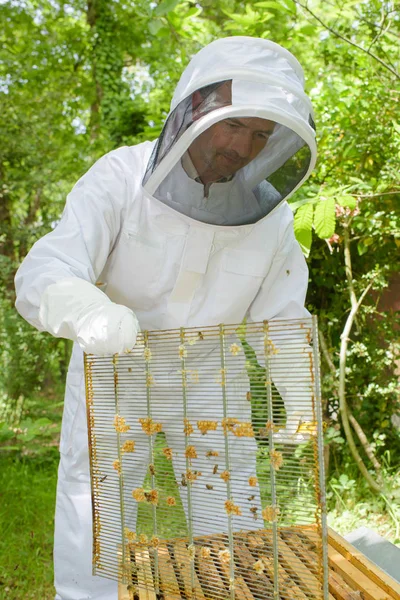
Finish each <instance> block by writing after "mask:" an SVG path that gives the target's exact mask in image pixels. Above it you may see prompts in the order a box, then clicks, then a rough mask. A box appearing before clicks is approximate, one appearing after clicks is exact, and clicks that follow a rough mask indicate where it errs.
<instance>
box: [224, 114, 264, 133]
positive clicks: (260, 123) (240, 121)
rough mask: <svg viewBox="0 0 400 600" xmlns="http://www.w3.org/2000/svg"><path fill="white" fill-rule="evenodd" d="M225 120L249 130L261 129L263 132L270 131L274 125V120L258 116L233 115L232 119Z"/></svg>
mask: <svg viewBox="0 0 400 600" xmlns="http://www.w3.org/2000/svg"><path fill="white" fill-rule="evenodd" d="M225 121H227V122H228V123H229V122H233V123H235V124H237V125H240V126H241V127H245V128H246V129H250V130H251V131H263V132H265V133H272V132H273V130H274V127H275V122H274V121H268V119H260V118H259V117H233V118H232V119H225Z"/></svg>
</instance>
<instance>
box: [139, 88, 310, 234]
mask: <svg viewBox="0 0 400 600" xmlns="http://www.w3.org/2000/svg"><path fill="white" fill-rule="evenodd" d="M241 83H245V84H246V86H247V82H241ZM235 85H236V83H235V81H232V80H226V81H220V82H218V83H213V84H211V85H208V86H205V87H203V88H200V89H198V90H196V91H195V92H193V93H192V94H191V95H190V96H188V97H187V98H185V99H184V100H182V101H181V102H180V103H179V104H178V105H177V107H176V108H175V109H174V110H173V111H172V112H171V114H170V115H169V116H168V118H167V121H166V123H165V126H164V128H163V130H162V132H161V135H160V138H159V139H158V140H157V142H156V144H155V146H154V149H153V152H152V155H151V157H150V160H149V163H148V165H147V169H146V173H145V176H144V179H143V185H144V186H145V185H146V184H147V182H149V185H148V187H147V189H148V190H150V189H151V192H150V193H151V195H152V196H153V197H154V198H156V199H157V200H159V201H161V202H162V203H163V204H165V205H167V206H169V207H170V208H173V209H174V210H176V211H178V212H179V213H181V214H184V215H186V216H189V217H191V218H193V219H195V220H197V221H201V222H203V223H207V224H212V225H223V226H238V225H249V224H254V223H257V222H258V221H260V220H261V219H263V218H264V217H265V216H267V215H268V214H269V213H270V212H271V211H272V210H274V209H275V208H276V207H277V206H278V205H279V204H280V203H281V202H282V201H283V200H285V198H287V197H288V196H289V195H290V194H291V193H292V192H293V190H295V188H296V187H297V186H298V185H299V183H300V182H301V181H302V180H303V179H304V178H305V177H306V176H307V174H308V172H309V168H310V164H311V160H312V151H311V148H310V146H309V145H308V144H307V143H306V142H305V140H304V139H303V137H301V135H300V134H299V133H296V132H295V131H294V130H293V129H292V128H291V127H289V126H286V125H283V123H285V122H288V118H287V117H285V110H284V107H282V108H281V112H282V117H281V118H282V122H280V121H279V120H278V118H277V117H278V116H279V114H280V113H279V110H278V109H277V108H276V105H274V104H273V103H271V104H269V103H268V100H265V101H264V98H263V96H262V97H259V98H258V101H259V104H258V105H257V107H255V108H254V109H252V108H251V109H250V111H249V112H246V111H248V107H246V106H245V105H244V107H243V114H241V113H240V111H238V110H237V108H236V104H235V102H236V101H235V98H236V96H235V93H236V92H235V89H236V88H235ZM269 91H270V94H272V92H271V89H269ZM242 92H243V89H242ZM250 92H251V88H249V90H247V87H245V88H244V98H245V99H246V94H247V93H248V95H249V98H250V99H251V93H250ZM239 106H240V104H239ZM224 108H226V109H227V110H226V111H225V110H224ZM218 109H222V111H221V110H220V111H219V114H217V115H215V117H213V116H212V115H211V119H210V121H211V124H210V125H209V126H208V128H204V126H203V127H202V126H201V124H200V123H198V124H199V125H200V127H199V128H198V127H197V125H196V122H200V121H201V119H203V118H204V117H205V116H206V115H209V114H210V113H212V112H213V111H216V110H218ZM232 109H233V110H232ZM249 113H250V114H249ZM232 114H233V115H234V116H230V115H232ZM225 115H226V116H225ZM270 115H274V118H272V116H270ZM307 121H308V123H309V125H310V126H311V128H314V123H313V121H312V117H311V116H310V117H309V119H307ZM289 122H290V121H289ZM191 126H193V132H192V133H193V135H192V136H191V134H190V131H188V129H189V128H190V127H191ZM295 128H296V129H297V127H295ZM195 131H200V133H198V134H195V133H194V132H195ZM300 131H301V130H300ZM185 132H188V135H189V139H190V142H188V145H185V144H183V147H185V148H186V151H184V150H182V155H180V154H179V153H180V152H181V150H178V149H176V144H177V142H178V140H180V138H181V137H182V135H183V134H184V133H185ZM191 138H192V139H191ZM260 139H261V140H262V141H261V143H260ZM182 141H183V140H182ZM247 147H250V148H251V151H249V152H248V151H247V150H246V148H247ZM254 148H256V151H254V152H253V150H254ZM175 149H176V152H175ZM170 153H174V154H173V155H172V160H171V162H169V161H166V162H163V161H164V159H165V158H166V157H167V156H168V155H169V154H170ZM161 163H163V164H161ZM170 164H171V165H172V166H171V167H169V166H168V165H170ZM158 168H159V170H158V171H157V173H156V170H157V169H158ZM164 171H165V173H164ZM153 174H154V178H153V177H152V176H153Z"/></svg>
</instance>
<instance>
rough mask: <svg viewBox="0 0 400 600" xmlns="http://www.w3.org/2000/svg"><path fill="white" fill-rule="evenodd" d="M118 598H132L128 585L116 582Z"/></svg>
mask: <svg viewBox="0 0 400 600" xmlns="http://www.w3.org/2000/svg"><path fill="white" fill-rule="evenodd" d="M118 600H132V595H131V594H130V593H129V590H128V586H127V585H126V584H125V583H119V584H118Z"/></svg>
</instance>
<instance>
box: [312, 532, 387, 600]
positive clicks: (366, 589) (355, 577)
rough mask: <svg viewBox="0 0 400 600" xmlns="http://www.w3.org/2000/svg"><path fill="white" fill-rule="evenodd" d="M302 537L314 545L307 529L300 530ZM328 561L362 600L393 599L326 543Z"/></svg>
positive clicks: (313, 540)
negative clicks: (360, 595)
mask: <svg viewBox="0 0 400 600" xmlns="http://www.w3.org/2000/svg"><path fill="white" fill-rule="evenodd" d="M301 535H302V537H306V538H308V539H309V540H310V541H311V542H312V543H313V544H314V545H315V539H313V538H312V537H311V536H310V534H309V532H308V531H304V532H302V534H301ZM328 563H329V568H330V569H333V570H334V571H335V572H336V573H339V575H341V577H343V579H344V581H345V582H346V583H347V584H348V585H349V586H350V587H351V588H352V589H353V590H356V591H357V590H359V591H360V592H362V594H363V596H362V597H363V600H393V597H391V596H389V595H388V594H387V593H386V592H385V591H384V590H383V589H382V588H381V587H379V586H378V585H377V584H376V583H374V582H373V581H371V580H370V579H369V578H368V576H367V575H365V574H364V573H363V572H362V571H360V570H359V569H358V568H357V567H355V566H354V565H352V564H351V563H350V562H349V561H348V560H347V559H346V558H345V557H344V556H343V555H342V554H341V553H340V552H338V550H336V549H335V548H333V547H332V546H331V545H330V544H329V543H328Z"/></svg>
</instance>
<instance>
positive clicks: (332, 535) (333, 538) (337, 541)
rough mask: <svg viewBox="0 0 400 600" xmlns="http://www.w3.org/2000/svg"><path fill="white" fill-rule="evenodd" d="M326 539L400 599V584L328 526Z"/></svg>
mask: <svg viewBox="0 0 400 600" xmlns="http://www.w3.org/2000/svg"><path fill="white" fill-rule="evenodd" d="M328 539H329V543H330V545H331V546H333V548H335V549H336V550H338V551H339V552H340V553H341V554H343V556H345V557H346V559H347V560H348V561H349V562H350V563H351V564H353V565H354V566H355V567H357V568H358V569H359V570H360V571H362V572H363V573H364V575H367V576H368V577H369V579H371V581H373V582H375V583H376V584H377V585H379V586H380V587H381V588H382V589H383V590H385V592H387V593H388V594H389V595H390V596H391V597H392V598H394V599H395V600H400V584H399V583H398V582H397V581H395V580H394V579H393V578H392V577H390V575H388V574H387V573H385V572H384V571H382V570H381V569H379V567H377V566H376V565H374V563H372V562H371V561H370V560H369V559H368V558H367V557H366V556H365V555H364V554H363V553H362V552H360V551H359V550H357V548H355V547H354V546H353V545H352V544H350V543H349V542H348V541H347V540H345V539H343V538H342V536H340V535H339V534H337V533H336V532H335V531H333V529H330V528H329V538H328ZM399 572H400V565H399Z"/></svg>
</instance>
